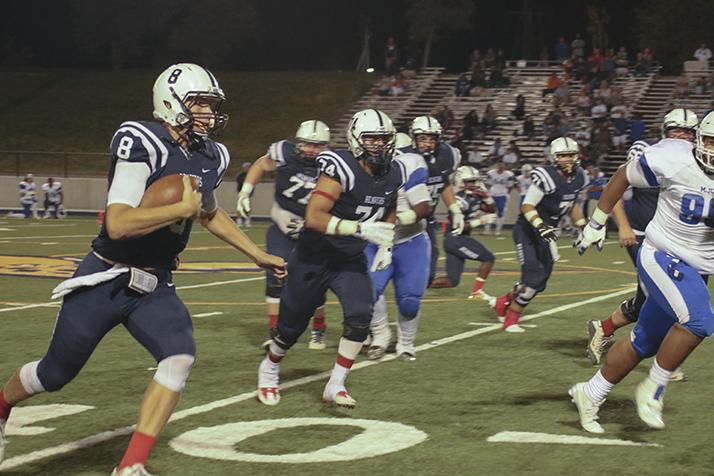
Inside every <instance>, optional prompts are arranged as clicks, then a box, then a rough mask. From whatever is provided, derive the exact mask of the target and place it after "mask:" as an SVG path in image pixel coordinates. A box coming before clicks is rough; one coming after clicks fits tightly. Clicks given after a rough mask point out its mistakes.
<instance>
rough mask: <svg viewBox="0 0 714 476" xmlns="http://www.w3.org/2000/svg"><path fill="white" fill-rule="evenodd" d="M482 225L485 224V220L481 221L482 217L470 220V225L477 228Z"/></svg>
mask: <svg viewBox="0 0 714 476" xmlns="http://www.w3.org/2000/svg"><path fill="white" fill-rule="evenodd" d="M481 225H483V222H482V221H481V219H480V218H474V219H473V220H471V221H469V226H470V227H471V228H476V227H478V226H481Z"/></svg>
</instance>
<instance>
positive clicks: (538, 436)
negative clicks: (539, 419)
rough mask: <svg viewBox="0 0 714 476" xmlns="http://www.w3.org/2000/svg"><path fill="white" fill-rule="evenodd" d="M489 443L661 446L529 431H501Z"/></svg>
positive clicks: (491, 437)
mask: <svg viewBox="0 0 714 476" xmlns="http://www.w3.org/2000/svg"><path fill="white" fill-rule="evenodd" d="M486 441H488V442H489V443H556V444H561V445H607V446H661V445H659V444H657V443H640V442H637V441H630V440H618V439H614V438H594V437H589V436H579V435H553V434H551V433H536V432H530V431H502V432H500V433H496V434H495V435H492V436H489V437H488V438H486Z"/></svg>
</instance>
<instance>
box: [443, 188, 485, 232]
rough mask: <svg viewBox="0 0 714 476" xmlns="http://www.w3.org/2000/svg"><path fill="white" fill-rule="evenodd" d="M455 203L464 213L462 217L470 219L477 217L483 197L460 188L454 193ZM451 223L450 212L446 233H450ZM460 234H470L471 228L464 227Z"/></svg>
mask: <svg viewBox="0 0 714 476" xmlns="http://www.w3.org/2000/svg"><path fill="white" fill-rule="evenodd" d="M456 203H457V204H458V205H459V208H461V211H462V212H463V214H464V218H465V219H466V220H470V219H472V218H477V216H476V215H477V214H478V212H479V211H481V204H482V203H483V197H482V196H480V195H475V194H473V195H471V194H467V193H466V191H465V190H461V191H459V192H458V193H457V194H456ZM452 229H453V228H452V223H451V213H449V227H448V229H447V231H446V234H450V233H451V230H452ZM461 234H462V235H467V236H468V235H470V234H471V230H470V229H468V230H467V229H464V231H463V233H461Z"/></svg>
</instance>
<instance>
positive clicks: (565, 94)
mask: <svg viewBox="0 0 714 476" xmlns="http://www.w3.org/2000/svg"><path fill="white" fill-rule="evenodd" d="M569 104H570V85H569V84H568V82H567V81H561V83H560V84H559V85H558V87H557V88H555V91H554V92H553V105H554V106H555V107H559V106H567V105H569Z"/></svg>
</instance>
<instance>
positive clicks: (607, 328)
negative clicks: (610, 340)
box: [600, 316, 617, 337]
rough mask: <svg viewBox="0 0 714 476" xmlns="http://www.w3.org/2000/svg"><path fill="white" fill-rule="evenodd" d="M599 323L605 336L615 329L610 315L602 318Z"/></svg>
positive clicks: (608, 335)
mask: <svg viewBox="0 0 714 476" xmlns="http://www.w3.org/2000/svg"><path fill="white" fill-rule="evenodd" d="M600 324H602V331H603V332H604V333H605V337H610V336H611V335H613V334H614V333H615V329H617V328H616V327H615V323H614V322H612V316H610V317H608V318H607V319H603V320H602V321H600Z"/></svg>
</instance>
